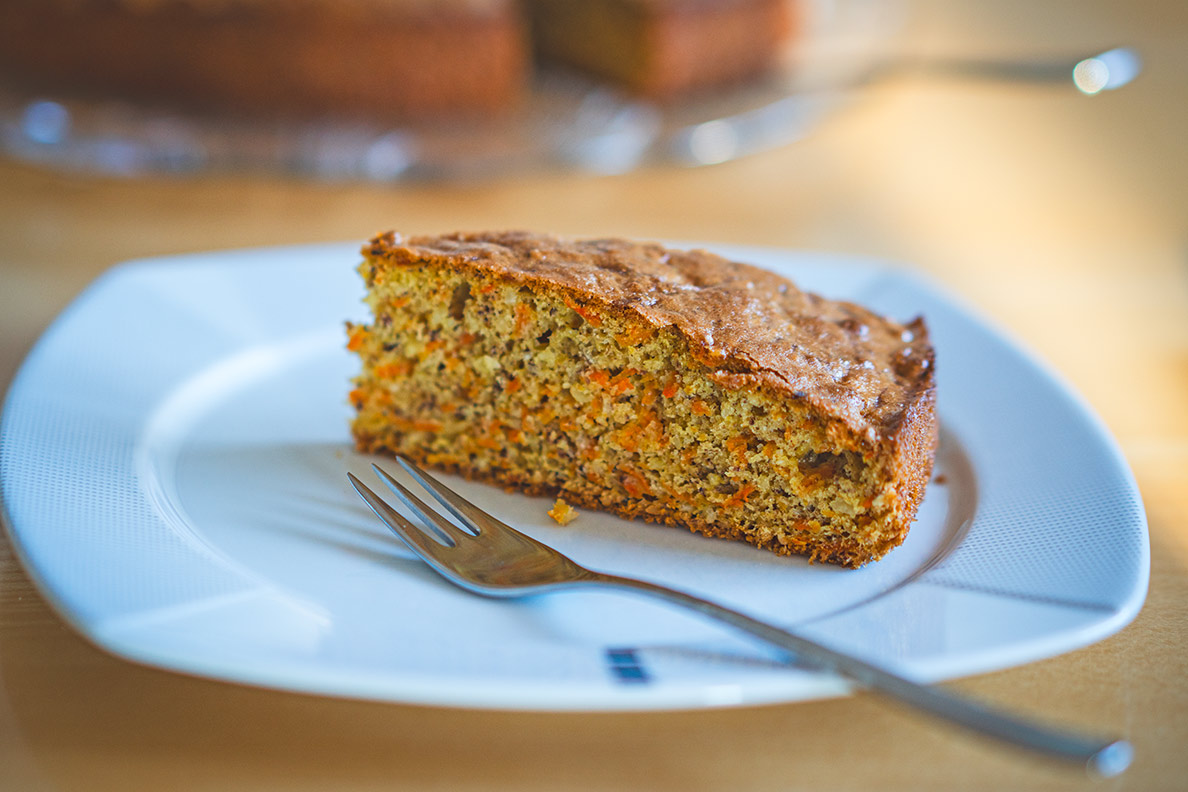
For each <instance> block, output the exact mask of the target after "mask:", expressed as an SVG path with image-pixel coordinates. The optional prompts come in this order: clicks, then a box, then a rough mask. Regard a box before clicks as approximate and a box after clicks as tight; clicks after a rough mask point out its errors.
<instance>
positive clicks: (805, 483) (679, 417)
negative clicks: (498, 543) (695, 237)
mask: <svg viewBox="0 0 1188 792" xmlns="http://www.w3.org/2000/svg"><path fill="white" fill-rule="evenodd" d="M363 255H364V261H363V263H362V264H361V265H360V267H359V272H360V273H361V275H362V276H363V279H364V281H365V282H366V285H367V296H366V302H367V304H368V305H369V306H370V308H371V310H372V313H373V317H374V320H373V321H372V323H371V324H367V325H349V326H348V334H349V341H348V347H349V348H350V349H351V350H353V351H354V352H356V353H358V354H359V356H360V358H361V359H362V362H363V370H362V373H361V374H360V375H359V376H358V377H357V378H356V380H355V382H354V385H355V387H354V390H352V391H351V394H350V400H351V402H352V403H353V405H354V407H355V408H356V409H357V411H358V412H357V416H356V417H355V420H354V423H353V427H352V428H353V432H354V437H355V440H356V444H357V447H358V448H359V450H361V451H364V452H380V453H384V452H389V453H401V454H406V455H408V456H409V457H411V458H414V459H416V460H418V461H420V462H422V463H426V464H428V465H431V466H435V467H437V468H439V469H443V470H447V471H453V472H457V473H460V474H462V475H464V476H467V477H471V478H477V479H483V480H487V481H491V482H495V483H499V484H502V485H504V486H511V487H516V488H519V489H521V490H523V491H525V492H528V493H532V494H559V495H561V496H563V497H564V498H565V500H566V501H567V502H569V503H573V504H577V505H582V506H585V507H589V508H595V509H604V510H607V511H611V512H614V513H617V514H620V515H622V516H625V517H643V518H644V519H647V520H652V521H657V522H665V523H670V524H674V525H682V526H686V527H688V528H690V529H692V530H694V531H699V532H701V533H704V534H707V535H709V536H718V537H725V538H729V539H741V540H745V541H747V542H750V543H752V544H754V545H757V546H759V547H764V548H767V549H770V550H773V551H775V552H777V553H781V554H793V553H796V554H803V555H807V556H810V557H811V558H812V559H814V560H820V561H828V562H832V563H837V564H841V565H843V566H849V567H858V566H861V565H862V564H865V563H867V562H868V561H871V560H875V559H878V558H881V557H882V556H883V555H885V554H886V553H887V552H888V551H889V550H890V549H892V548H893V547H895V546H897V545H898V544H900V543H901V542H902V541H903V539H904V537H905V536H906V534H907V531H908V527H909V525H910V524H911V522H912V520H913V519H914V518H915V514H916V509H917V507H918V505H919V503H920V500H921V498H922V497H923V494H924V488H925V485H926V484H927V482H928V480H929V477H930V475H931V470H932V461H933V455H934V451H935V446H936V442H937V421H936V413H935V379H934V365H933V364H934V356H933V349H932V346H931V345H930V343H929V340H928V333H927V330H926V328H925V325H924V322H923V320H922V319H919V318H917V319H915V320H913V321H912V322H910V323H909V324H907V325H901V324H897V323H896V322H894V321H891V320H889V319H885V318H882V317H880V316H878V315H876V314H874V313H872V312H871V311H868V310H866V309H865V308H862V307H860V306H857V305H854V304H851V303H846V302H836V301H833V300H827V299H824V298H822V297H818V296H816V295H814V294H809V293H806V292H803V291H800V290H799V289H797V288H796V286H795V285H794V284H793V283H791V282H790V281H788V280H787V279H785V278H782V277H780V276H777V275H774V274H772V273H770V272H767V271H765V270H762V269H759V268H757V267H753V266H750V265H747V264H741V263H736V262H732V261H729V260H727V259H724V258H721V257H719V256H716V255H713V254H711V253H707V252H704V251H677V250H669V249H666V248H664V247H662V246H660V245H657V244H647V243H637V242H630V241H626V240H621V239H599V240H587V241H570V240H562V239H557V238H554V237H550V236H544V235H537V234H530V233H524V232H500V233H481V234H463V233H458V234H448V235H445V236H438V237H411V238H404V237H401V236H400V235H398V234H395V233H391V232H390V233H386V234H382V235H380V236H378V237H376V238H375V239H373V240H372V241H371V242H370V244H368V245H367V246H366V247H365V248H364V249H363Z"/></svg>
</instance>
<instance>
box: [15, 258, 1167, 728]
mask: <svg viewBox="0 0 1188 792" xmlns="http://www.w3.org/2000/svg"><path fill="white" fill-rule="evenodd" d="M716 249H718V250H719V251H720V252H723V253H725V254H726V255H730V256H733V257H736V258H739V259H740V260H747V261H752V262H755V263H757V264H760V265H762V266H765V267H768V268H770V269H773V270H776V271H779V272H782V273H785V274H787V275H790V276H791V277H793V278H794V279H796V280H797V281H798V282H799V283H800V284H802V285H803V286H804V287H806V288H809V289H812V290H814V291H818V292H821V293H824V294H826V295H829V296H833V297H838V298H847V299H852V300H856V301H859V302H862V303H865V304H867V305H869V306H871V307H872V308H874V309H876V310H878V311H880V312H883V313H886V314H889V315H892V316H895V317H898V318H901V319H907V318H911V317H913V316H915V315H917V314H923V315H924V316H925V317H926V319H927V321H928V322H929V324H930V327H931V330H932V333H933V337H934V340H935V343H936V347H937V359H938V377H939V384H938V392H939V394H940V396H939V413H940V418H941V424H942V444H941V449H940V454H939V459H938V465H937V471H936V479H935V480H934V481H933V482H932V484H931V485H930V486H929V489H928V492H927V496H926V498H925V501H924V503H923V505H922V507H921V510H920V514H919V517H918V520H917V521H916V523H915V525H914V526H913V528H912V529H911V533H910V534H909V536H908V538H907V540H906V542H905V543H904V544H903V545H902V546H901V547H899V548H898V549H896V550H894V551H893V552H892V553H891V554H890V555H888V556H887V557H886V558H885V559H884V560H882V561H880V562H878V563H875V564H871V565H868V566H867V567H864V568H863V569H860V570H845V569H840V568H836V567H831V566H825V565H820V564H818V565H811V564H809V563H808V562H807V561H806V560H805V559H803V558H785V557H777V556H775V555H772V554H770V553H766V552H763V551H759V550H756V549H754V548H751V547H749V546H746V545H741V544H738V543H731V542H726V541H722V540H715V539H708V538H705V537H701V536H698V535H694V534H691V533H689V532H686V531H683V530H679V529H673V528H666V527H659V526H654V525H649V524H645V523H642V522H630V521H625V520H621V519H618V518H615V517H612V516H609V515H606V514H601V513H596V512H591V511H582V513H581V515H580V517H579V518H578V519H577V520H576V521H575V522H573V523H571V524H569V525H567V526H560V525H557V524H556V523H554V522H553V521H552V520H551V519H550V518H549V517H548V516H546V511H547V510H548V509H549V508H550V507H551V505H552V502H551V500H550V499H544V498H531V497H527V496H524V495H520V494H516V493H509V492H505V491H503V490H501V489H498V488H494V487H489V486H485V485H481V484H476V483H469V482H463V481H460V480H457V479H453V478H447V481H448V482H449V483H450V484H452V485H456V486H457V488H458V489H459V490H460V491H461V493H462V494H463V495H464V496H466V497H468V498H470V499H472V500H474V501H476V502H477V503H478V504H480V505H481V506H482V507H484V508H486V509H487V510H489V511H491V512H492V513H494V514H495V515H496V516H498V517H500V518H501V519H503V520H505V521H506V522H509V523H511V524H513V525H516V526H518V527H520V528H522V529H523V530H525V531H526V532H528V533H530V534H532V535H534V536H537V537H539V538H541V539H543V540H544V541H545V542H547V543H549V544H552V545H555V546H556V547H558V548H560V549H561V550H562V551H564V552H566V553H568V554H569V555H571V556H572V557H574V558H575V559H576V560H578V561H579V562H580V563H583V564H586V565H589V566H591V567H593V568H596V569H601V570H604V571H608V572H614V573H618V574H624V575H631V576H637V577H642V578H646V579H651V580H654V581H657V582H660V583H664V584H668V585H670V586H674V587H677V588H682V589H686V590H688V591H690V592H692V593H696V594H700V595H703V596H706V597H709V598H712V599H716V600H718V601H720V602H722V603H723V604H726V605H729V606H732V607H734V608H737V609H740V610H743V611H746V612H749V613H752V614H754V615H756V616H758V617H760V618H764V619H767V620H770V621H772V622H775V623H777V624H781V625H784V626H787V627H791V628H795V629H797V630H800V631H803V632H804V633H806V634H809V635H811V636H812V637H814V638H816V639H818V640H820V641H822V642H824V643H828V644H831V645H833V646H835V647H837V648H840V649H844V650H846V651H849V652H852V653H854V654H857V655H859V656H862V657H865V658H867V659H870V660H873V661H875V662H878V663H880V664H883V665H885V666H888V667H890V668H892V669H894V670H897V671H899V672H901V673H903V674H906V675H908V676H911V677H913V678H916V679H919V680H922V681H928V682H934V681H940V680H945V679H951V678H954V677H959V676H964V675H969V674H976V673H980V672H985V671H990V670H994V669H1001V668H1006V667H1009V666H1012V665H1016V664H1021V663H1026V662H1029V661H1032V660H1035V659H1038V658H1043V657H1049V656H1052V655H1055V654H1058V653H1061V652H1067V651H1070V650H1073V649H1076V648H1078V647H1083V646H1085V645H1087V644H1090V643H1092V642H1094V641H1097V640H1100V639H1102V638H1104V637H1106V636H1108V635H1110V634H1111V633H1113V632H1115V631H1117V630H1119V629H1121V628H1122V627H1123V626H1124V625H1125V624H1127V623H1128V622H1129V621H1130V620H1131V619H1132V618H1133V617H1134V616H1135V614H1136V613H1137V612H1138V610H1139V609H1140V607H1141V606H1142V603H1143V600H1144V597H1145V594H1146V589H1147V579H1148V572H1149V564H1150V559H1149V546H1148V536H1147V530H1146V521H1145V516H1144V512H1143V507H1142V503H1141V501H1140V498H1139V493H1138V491H1137V488H1136V486H1135V482H1134V480H1133V478H1132V476H1131V474H1130V472H1129V470H1128V468H1127V466H1126V463H1125V461H1124V460H1123V458H1122V456H1121V455H1120V453H1119V451H1118V448H1117V446H1116V445H1115V443H1114V442H1113V440H1112V439H1111V438H1110V436H1109V435H1108V433H1107V432H1106V431H1105V429H1104V428H1103V426H1102V424H1101V423H1100V422H1099V421H1098V420H1097V419H1096V418H1095V417H1094V416H1093V415H1092V413H1091V412H1090V411H1089V410H1088V409H1087V408H1086V406H1085V404H1084V403H1083V402H1082V401H1081V400H1080V399H1079V398H1078V397H1077V396H1076V395H1075V394H1073V393H1072V392H1070V390H1069V389H1068V388H1067V387H1066V386H1065V385H1064V384H1063V383H1062V382H1061V381H1060V380H1059V379H1058V378H1057V377H1055V376H1054V375H1053V374H1052V373H1051V372H1050V371H1048V370H1047V369H1046V368H1045V367H1044V366H1043V365H1042V364H1041V363H1039V362H1038V361H1036V360H1035V359H1034V358H1033V357H1032V356H1030V355H1029V354H1028V353H1027V352H1025V351H1023V350H1021V349H1020V348H1019V347H1018V346H1017V345H1015V344H1014V343H1012V342H1011V341H1009V340H1007V339H1005V338H1004V337H1003V336H1002V335H1001V334H1000V333H999V332H997V331H996V330H994V329H993V328H991V327H990V326H988V325H987V324H986V323H985V322H984V321H982V320H980V319H979V318H977V317H976V316H973V315H972V314H971V313H970V312H969V311H968V310H967V309H966V308H964V307H963V306H962V305H960V304H959V303H958V302H956V301H954V300H953V299H952V298H951V297H949V296H947V295H946V294H944V293H943V291H941V290H939V289H938V288H937V287H935V286H933V285H931V284H930V283H928V282H926V281H924V280H922V279H921V278H919V277H918V276H916V275H913V274H911V273H909V272H907V271H904V270H902V269H897V268H895V267H892V266H888V265H885V264H882V263H879V262H871V261H863V260H854V259H850V258H844V257H836V256H826V255H821V254H814V253H800V252H792V251H783V250H770V249H738V248H716ZM357 250H358V245H356V244H344V245H322V246H312V247H295V248H268V249H258V250H246V251H232V252H218V253H203V254H196V255H189V256H180V257H174V258H167V259H157V260H151V261H140V262H133V263H129V264H125V265H122V266H120V267H117V268H115V269H114V270H112V271H110V272H109V273H107V274H106V275H104V276H103V277H101V278H100V279H99V280H98V281H97V282H96V283H95V284H93V285H92V286H91V287H90V288H89V289H88V290H87V291H86V292H85V293H83V294H82V295H81V296H80V297H79V298H78V299H77V300H76V301H75V303H74V304H73V305H72V306H71V307H70V308H69V309H68V310H67V311H66V312H65V313H64V314H63V315H62V316H61V317H60V318H59V319H58V320H57V321H56V322H55V323H54V324H53V325H52V326H51V328H50V329H49V330H48V331H47V332H46V334H45V335H44V337H43V338H42V339H41V340H40V341H39V342H38V344H37V345H36V346H35V348H34V349H33V351H32V353H31V354H30V355H29V357H28V359H27V361H26V362H25V363H24V365H23V366H22V368H21V370H20V372H19V373H18V375H17V377H16V379H15V380H14V382H13V385H12V387H11V390H10V392H9V394H8V396H7V401H6V403H5V407H4V412H3V415H2V417H0V497H2V499H3V509H4V522H5V525H6V527H7V530H8V532H9V534H10V537H11V540H12V543H13V545H14V547H15V548H16V551H17V554H18V557H19V558H20V559H21V561H22V562H23V564H24V566H25V568H26V569H27V570H28V572H29V574H30V576H31V577H32V578H33V580H34V581H35V582H36V584H37V585H38V587H39V588H40V590H41V591H42V592H43V594H44V595H45V597H46V598H47V600H48V601H49V602H50V603H51V604H52V605H53V607H54V608H55V609H56V610H57V611H58V612H59V613H60V614H61V616H62V618H63V619H65V620H66V621H67V622H68V623H69V624H70V625H72V626H73V627H74V628H75V629H76V630H78V631H79V632H80V633H81V634H82V635H84V636H86V637H87V638H88V639H89V640H91V641H92V642H94V643H95V644H96V645H97V646H99V647H102V648H103V649H105V650H107V651H109V652H111V653H113V654H115V655H117V656H120V657H123V658H127V659H129V660H132V661H135V662H139V663H144V664H147V665H150V666H155V667H159V668H164V669H170V670H174V671H178V672H184V673H188V674H196V675H200V676H204V677H210V678H214V679H221V680H227V681H233V682H239V683H248V684H256V685H261V686H267V687H272V688H278V689H283V690H289V691H300V692H305V693H312V694H324V695H333V696H344V697H357V698H364V699H376V700H389V701H399V702H414V703H419V704H430V705H446V706H460V707H487V708H505V709H534V710H654V709H674V708H677V709H679V708H698V707H710V706H726V705H741V704H757V703H766V702H789V701H797V700H804V699H811V698H819V697H827V696H835V695H840V694H843V693H845V692H846V691H847V690H848V686H847V685H846V684H845V683H843V682H841V681H839V680H838V679H836V678H834V677H831V676H828V675H822V674H820V673H816V672H813V671H811V670H807V669H803V668H799V667H797V666H796V665H795V664H794V663H791V662H789V661H788V659H787V658H785V657H783V656H781V655H780V654H778V653H776V652H774V651H772V650H769V649H767V648H766V647H764V646H760V645H758V644H755V643H753V642H751V641H749V640H747V639H745V638H743V637H739V636H735V635H733V634H730V633H728V632H726V631H724V630H723V629H722V628H721V627H720V626H717V625H715V624H711V623H708V622H704V621H701V620H699V619H697V618H695V617H693V616H690V615H688V614H684V613H680V612H677V611H674V610H671V609H669V608H666V607H664V606H662V605H660V604H657V603H654V602H648V601H645V600H642V599H639V598H637V597H634V596H632V595H629V594H624V593H614V592H596V591H573V592H568V593H558V594H555V595H550V596H542V597H539V598H535V599H530V600H525V601H515V602H509V601H496V600H488V599H483V598H480V597H476V596H472V595H469V594H466V593H464V592H462V591H460V590H458V589H456V588H454V587H452V586H451V585H449V584H448V583H446V582H445V581H443V580H442V579H440V578H438V577H437V576H436V575H435V574H434V573H432V572H431V571H430V570H428V569H427V568H426V567H425V566H424V565H423V564H422V563H421V562H419V561H418V560H416V559H415V558H413V557H412V556H411V554H410V553H409V552H408V551H407V550H406V549H404V548H403V546H402V545H401V544H400V542H399V541H398V540H397V539H396V538H395V537H393V536H392V535H391V534H389V533H388V532H387V530H386V529H385V528H383V527H382V526H381V525H380V524H379V523H378V522H377V521H376V519H375V518H374V516H373V515H372V514H371V513H370V512H369V511H368V509H367V507H366V506H365V505H364V504H363V503H362V502H361V501H360V500H359V499H358V497H357V496H356V495H355V493H354V492H353V491H352V490H351V487H350V485H349V483H348V482H347V478H346V473H347V471H352V472H354V473H355V474H356V475H359V476H361V477H364V478H365V480H371V473H370V470H369V463H370V462H371V461H372V460H371V458H369V457H366V456H364V455H360V454H358V453H356V452H355V451H354V450H353V446H352V444H351V439H350V433H349V429H348V420H349V417H350V409H349V407H348V404H347V400H346V394H347V391H348V390H349V387H350V386H349V384H348V380H349V378H350V377H351V376H352V374H353V373H354V371H355V370H356V367H357V362H356V360H354V359H353V356H352V355H351V354H350V353H348V352H347V351H346V350H345V348H344V345H345V337H344V328H343V321H344V320H345V319H352V320H355V321H358V320H361V319H363V318H364V311H365V309H364V307H363V305H362V303H361V296H362V285H361V283H360V281H359V279H358V277H357V275H356V274H355V272H354V265H355V263H356V261H357V260H358V253H357Z"/></svg>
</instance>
